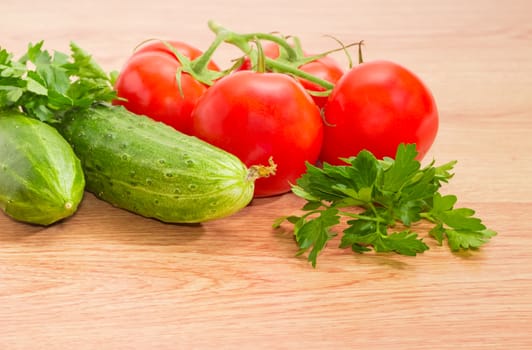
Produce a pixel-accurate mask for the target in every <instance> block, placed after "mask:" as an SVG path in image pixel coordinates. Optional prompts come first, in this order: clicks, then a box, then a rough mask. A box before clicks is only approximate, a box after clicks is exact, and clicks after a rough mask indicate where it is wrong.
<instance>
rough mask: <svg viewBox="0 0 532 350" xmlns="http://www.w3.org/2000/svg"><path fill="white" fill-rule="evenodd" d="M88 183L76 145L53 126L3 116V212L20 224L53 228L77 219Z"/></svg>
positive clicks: (12, 114)
mask: <svg viewBox="0 0 532 350" xmlns="http://www.w3.org/2000/svg"><path fill="white" fill-rule="evenodd" d="M84 186H85V179H84V175H83V170H82V168H81V163H80V161H79V159H78V158H77V156H76V155H75V154H74V152H73V150H72V147H71V146H70V145H69V144H68V143H67V142H66V140H65V139H64V138H63V137H62V136H61V135H60V134H59V133H58V132H57V130H55V129H54V128H53V127H51V126H49V125H48V124H45V123H44V122H41V121H39V120H36V119H33V118H30V117H28V116H26V115H24V114H22V113H19V112H16V111H2V112H0V209H2V211H4V212H5V213H6V214H7V215H8V216H10V217H12V218H13V219H15V220H18V221H22V222H26V223H30V224H37V225H50V224H52V223H54V222H56V221H59V220H61V219H64V218H66V217H69V216H71V215H72V214H73V213H74V212H75V211H76V210H77V208H78V205H79V203H80V202H81V200H82V197H83V192H84Z"/></svg>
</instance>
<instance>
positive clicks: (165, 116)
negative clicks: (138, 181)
mask: <svg viewBox="0 0 532 350" xmlns="http://www.w3.org/2000/svg"><path fill="white" fill-rule="evenodd" d="M169 43H170V44H171V45H172V46H174V47H175V48H176V50H177V51H178V52H180V53H181V54H183V55H184V56H187V57H189V58H190V59H195V58H197V57H198V56H200V55H201V53H202V52H201V51H200V50H198V49H197V48H195V47H193V46H190V45H188V44H185V43H182V42H177V41H172V42H169ZM180 66H181V64H180V63H179V61H178V59H177V58H176V56H175V55H174V53H173V52H172V51H171V50H170V49H169V48H168V47H167V46H166V45H165V44H164V43H162V42H154V43H151V44H148V45H146V46H144V47H141V48H140V49H139V50H138V51H137V52H135V53H134V54H133V55H132V56H131V57H130V58H129V60H128V61H127V62H126V64H125V66H124V67H123V69H122V71H121V72H120V74H119V76H118V79H117V81H116V86H115V88H116V91H117V96H118V97H121V98H124V99H125V100H117V101H115V103H116V104H121V105H123V106H124V107H126V108H127V109H128V110H130V111H131V112H134V113H137V114H143V115H147V116H149V117H151V118H152V119H155V120H157V121H161V122H163V123H166V124H168V125H170V126H172V127H174V128H175V129H177V130H179V131H181V132H183V133H186V134H190V128H191V125H192V120H191V117H190V115H191V113H192V109H193V108H194V106H195V104H196V102H197V101H198V99H199V97H200V96H201V95H202V94H203V93H204V92H205V90H207V86H205V85H204V84H202V83H200V82H198V81H197V80H196V79H194V78H193V77H192V76H191V75H189V74H187V73H182V74H181V86H182V90H183V95H181V93H180V91H179V87H178V84H177V81H176V72H177V69H178V68H179V67H180ZM209 68H211V69H213V70H218V67H217V66H216V64H215V63H214V62H210V63H209Z"/></svg>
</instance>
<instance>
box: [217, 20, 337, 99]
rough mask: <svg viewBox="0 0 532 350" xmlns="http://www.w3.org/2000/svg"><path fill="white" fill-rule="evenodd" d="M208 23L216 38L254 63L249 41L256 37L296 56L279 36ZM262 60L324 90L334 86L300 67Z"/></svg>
mask: <svg viewBox="0 0 532 350" xmlns="http://www.w3.org/2000/svg"><path fill="white" fill-rule="evenodd" d="M208 25H209V28H210V29H211V30H212V31H213V32H214V33H215V34H216V36H217V38H219V40H223V41H225V42H227V43H229V44H232V45H234V46H236V47H238V48H239V49H240V50H241V51H242V52H243V53H244V54H245V55H247V56H249V57H250V59H251V61H252V62H254V63H256V62H257V60H258V55H259V53H257V50H256V49H253V48H252V46H251V45H250V44H249V41H252V40H257V39H265V40H271V41H274V42H276V43H277V44H279V45H282V46H283V48H285V49H286V50H287V52H288V54H289V55H290V53H292V54H293V55H294V56H297V54H296V51H295V50H294V49H293V48H292V46H291V45H290V44H289V43H288V42H287V41H286V40H285V39H283V38H281V37H278V36H275V35H272V34H266V33H250V34H238V33H235V32H232V31H229V30H228V29H226V28H224V27H222V26H220V25H219V24H217V23H216V22H214V21H209V22H208ZM215 41H216V40H215ZM264 62H265V64H266V68H269V69H271V70H275V71H277V72H280V73H288V74H291V75H293V76H296V77H299V78H302V79H305V80H308V81H310V82H312V83H315V84H317V85H319V86H321V87H323V88H324V89H326V90H331V89H332V88H333V87H334V84H332V83H330V82H328V81H326V80H324V79H321V78H318V77H317V76H315V75H312V74H310V73H307V72H304V71H302V70H301V69H299V68H297V67H294V66H293V65H290V64H288V63H284V62H281V61H279V60H274V59H271V58H269V57H264Z"/></svg>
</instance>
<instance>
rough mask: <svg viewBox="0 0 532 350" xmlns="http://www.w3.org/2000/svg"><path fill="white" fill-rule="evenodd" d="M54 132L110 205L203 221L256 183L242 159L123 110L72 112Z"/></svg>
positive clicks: (242, 202) (241, 203)
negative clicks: (71, 149)
mask: <svg viewBox="0 0 532 350" xmlns="http://www.w3.org/2000/svg"><path fill="white" fill-rule="evenodd" d="M57 128H58V130H59V131H60V133H61V134H62V135H63V136H64V137H65V138H66V140H67V141H68V142H69V143H70V144H71V145H72V147H73V149H74V152H76V154H77V155H78V157H79V158H80V159H81V163H82V166H83V169H84V172H85V177H86V181H87V185H86V189H87V190H88V191H89V192H92V193H93V194H95V195H96V196H97V197H99V198H100V199H102V200H104V201H106V202H108V203H110V204H112V205H113V206H116V207H119V208H122V209H126V210H129V211H131V212H134V213H136V214H139V215H142V216H145V217H150V218H155V219H158V220H160V221H163V222H168V223H199V222H204V221H208V220H213V219H219V218H222V217H226V216H229V215H231V214H234V213H235V212H237V211H239V210H240V209H242V208H244V207H245V206H246V205H248V204H249V202H250V201H251V199H252V198H253V190H254V181H252V180H249V179H248V169H247V168H246V166H245V165H244V164H243V163H242V162H241V161H240V160H239V159H238V158H237V157H235V156H233V155H231V154H229V153H227V152H225V151H223V150H221V149H219V148H216V147H214V146H212V145H210V144H208V143H206V142H204V141H201V140H199V139H197V138H195V137H191V136H188V135H185V134H182V133H180V132H178V131H176V130H175V129H173V128H171V127H169V126H167V125H165V124H163V123H159V122H156V121H154V120H152V119H149V118H148V117H145V116H139V115H136V114H133V113H131V112H129V111H127V110H126V109H125V108H124V107H121V106H107V105H102V106H95V107H93V108H91V109H89V110H84V111H77V112H76V111H74V112H70V113H68V114H66V115H65V116H64V118H63V119H62V122H61V123H60V125H58V126H57Z"/></svg>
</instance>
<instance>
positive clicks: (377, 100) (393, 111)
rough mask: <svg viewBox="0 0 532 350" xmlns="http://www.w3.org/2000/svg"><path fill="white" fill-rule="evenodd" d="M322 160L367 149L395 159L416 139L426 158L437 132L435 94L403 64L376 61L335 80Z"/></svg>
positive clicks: (334, 160) (420, 154)
mask: <svg viewBox="0 0 532 350" xmlns="http://www.w3.org/2000/svg"><path fill="white" fill-rule="evenodd" d="M325 120H326V121H327V123H328V124H330V125H326V126H325V127H324V141H323V148H322V154H321V160H322V161H325V162H328V163H331V164H345V163H343V162H342V161H341V160H339V159H338V158H339V157H342V158H347V157H350V156H354V155H357V154H358V152H360V151H361V150H363V149H367V150H369V151H370V152H372V153H373V154H374V155H375V156H376V157H377V158H383V157H393V156H395V152H396V149H397V147H398V145H399V144H401V143H415V144H416V146H417V151H418V152H419V154H418V159H419V160H421V159H422V158H423V157H424V156H425V154H426V153H427V151H428V150H429V148H430V147H431V146H432V143H433V142H434V139H435V137H436V133H437V131H438V111H437V108H436V103H435V101H434V98H433V96H432V94H431V92H430V91H429V90H428V88H427V87H426V86H425V85H424V84H423V82H422V81H421V80H420V79H419V78H418V77H417V76H416V75H414V74H413V73H412V72H411V71H409V70H407V69H405V68H404V67H402V66H400V65H398V64H395V63H392V62H388V61H374V62H367V63H363V64H360V65H358V66H356V67H354V68H352V69H351V70H350V71H349V72H347V73H346V74H345V75H344V76H343V77H342V78H341V79H340V80H339V81H338V82H337V84H336V86H335V88H334V89H333V91H332V93H331V95H330V96H329V100H328V103H327V106H326V108H325Z"/></svg>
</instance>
